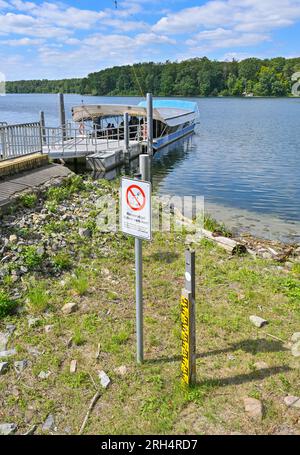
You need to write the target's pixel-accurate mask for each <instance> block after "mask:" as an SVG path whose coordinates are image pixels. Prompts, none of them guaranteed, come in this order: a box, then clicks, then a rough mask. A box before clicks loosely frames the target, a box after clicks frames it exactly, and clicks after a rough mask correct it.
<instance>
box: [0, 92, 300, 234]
mask: <svg viewBox="0 0 300 455" xmlns="http://www.w3.org/2000/svg"><path fill="white" fill-rule="evenodd" d="M193 100H195V101H197V102H198V104H199V109H200V124H199V125H197V128H196V134H195V135H194V136H193V137H192V138H190V139H187V140H185V141H182V142H181V143H180V144H176V145H173V146H171V147H169V148H168V149H166V150H162V151H160V152H158V153H157V154H156V156H155V159H154V182H153V183H154V185H155V188H156V189H157V191H158V192H160V193H163V194H170V195H173V194H176V195H195V196H196V195H204V197H205V204H206V208H207V209H208V210H209V211H210V212H211V213H212V214H213V215H214V216H215V217H216V218H217V219H218V220H219V221H224V222H225V223H226V224H227V225H228V226H230V227H231V228H233V229H236V230H237V231H251V232H252V233H255V234H257V235H260V236H263V237H267V238H278V239H281V240H288V241H300V134H299V131H300V99H298V98H294V99H290V98H286V99H284V98H279V99H267V98H243V99H238V98H198V99H195V98H193ZM82 101H83V102H84V103H91V104H93V103H122V104H137V103H138V102H139V101H140V98H131V97H128V98H124V97H121V98H119V97H114V98H111V97H87V96H80V95H66V97H65V102H66V110H67V112H68V116H69V117H70V109H71V107H72V106H74V105H77V104H80V103H81V102H82ZM40 110H44V112H45V116H46V123H47V126H57V124H58V103H57V96H56V95H7V96H5V97H0V121H7V122H9V123H20V122H30V121H37V120H38V118H39V111H40Z"/></svg>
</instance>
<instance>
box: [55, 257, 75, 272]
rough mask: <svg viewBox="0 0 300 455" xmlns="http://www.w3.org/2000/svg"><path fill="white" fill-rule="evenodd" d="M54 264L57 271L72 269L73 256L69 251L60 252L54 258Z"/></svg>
mask: <svg viewBox="0 0 300 455" xmlns="http://www.w3.org/2000/svg"><path fill="white" fill-rule="evenodd" d="M52 264H53V266H54V268H55V269H56V270H57V271H60V272H61V271H63V270H70V269H71V267H72V258H71V256H70V254H69V253H65V252H60V253H57V254H56V255H55V256H54V257H53V258H52Z"/></svg>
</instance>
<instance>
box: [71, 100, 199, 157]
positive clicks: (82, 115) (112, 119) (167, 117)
mask: <svg viewBox="0 0 300 455" xmlns="http://www.w3.org/2000/svg"><path fill="white" fill-rule="evenodd" d="M124 114H128V115H129V127H130V133H129V134H130V140H133V141H136V142H139V143H142V144H144V145H146V144H147V106H146V101H142V102H140V103H139V104H137V105H123V104H90V105H84V104H82V105H80V106H75V107H73V109H72V117H73V121H74V122H76V123H79V124H80V126H79V129H80V131H81V133H82V135H84V133H85V131H86V129H87V128H91V127H92V130H93V131H95V129H96V130H98V131H99V134H98V137H100V138H101V137H102V138H105V137H108V138H109V139H116V138H118V139H119V138H121V139H123V138H124V121H123V119H124ZM198 118H199V110H198V105H197V103H194V102H190V101H183V100H164V99H158V100H154V101H153V136H154V138H153V149H154V151H156V150H159V149H161V148H163V147H165V146H166V145H168V144H170V143H172V142H175V141H177V140H179V139H181V138H182V137H184V136H187V135H190V134H193V133H194V130H195V125H196V123H197V121H198Z"/></svg>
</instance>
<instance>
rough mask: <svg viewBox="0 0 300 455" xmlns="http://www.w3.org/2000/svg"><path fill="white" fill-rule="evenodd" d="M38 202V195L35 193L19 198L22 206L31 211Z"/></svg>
mask: <svg viewBox="0 0 300 455" xmlns="http://www.w3.org/2000/svg"><path fill="white" fill-rule="evenodd" d="M37 200H38V198H37V195H36V194H34V193H26V194H22V195H21V196H20V197H19V202H20V204H21V205H22V206H23V207H26V208H29V209H31V208H32V207H34V206H35V205H36V203H37Z"/></svg>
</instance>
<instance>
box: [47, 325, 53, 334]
mask: <svg viewBox="0 0 300 455" xmlns="http://www.w3.org/2000/svg"><path fill="white" fill-rule="evenodd" d="M53 327H54V325H45V332H46V333H50V332H51V331H52V329H53Z"/></svg>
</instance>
